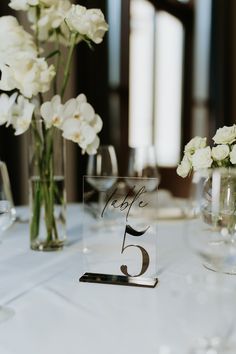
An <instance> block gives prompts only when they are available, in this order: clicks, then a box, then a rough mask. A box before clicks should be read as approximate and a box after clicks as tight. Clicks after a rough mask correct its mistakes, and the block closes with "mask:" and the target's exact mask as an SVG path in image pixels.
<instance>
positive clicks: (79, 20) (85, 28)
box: [65, 5, 108, 44]
mask: <svg viewBox="0 0 236 354" xmlns="http://www.w3.org/2000/svg"><path fill="white" fill-rule="evenodd" d="M65 20H66V23H67V25H68V27H69V28H70V30H71V31H72V32H76V33H79V34H80V35H82V36H85V37H87V38H89V39H90V40H91V41H93V42H94V43H96V44H98V43H101V42H102V40H103V36H104V34H105V32H106V31H107V30H108V24H107V23H106V21H105V18H104V15H103V13H102V11H101V10H99V9H89V10H87V9H86V7H84V6H80V5H72V6H71V9H70V11H69V12H68V14H67V16H66V19H65Z"/></svg>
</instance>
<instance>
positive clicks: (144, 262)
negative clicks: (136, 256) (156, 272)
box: [120, 225, 150, 277]
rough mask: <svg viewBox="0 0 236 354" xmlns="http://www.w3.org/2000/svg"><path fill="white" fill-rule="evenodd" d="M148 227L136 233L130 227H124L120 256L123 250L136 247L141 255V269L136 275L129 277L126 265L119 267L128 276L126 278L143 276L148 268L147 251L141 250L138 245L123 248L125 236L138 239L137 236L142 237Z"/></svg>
mask: <svg viewBox="0 0 236 354" xmlns="http://www.w3.org/2000/svg"><path fill="white" fill-rule="evenodd" d="M149 227H150V226H148V227H147V228H146V230H143V231H137V230H135V229H133V228H132V227H131V226H130V225H126V227H125V233H124V239H123V244H122V249H121V254H122V253H123V252H124V250H125V249H127V248H129V247H137V248H139V249H140V251H141V253H142V268H141V271H140V273H139V274H136V275H130V274H129V273H128V269H127V265H124V264H123V265H122V266H121V267H120V270H121V272H122V273H123V274H124V275H126V276H128V277H131V276H132V277H138V276H140V275H142V274H144V273H145V272H146V270H147V269H148V267H149V255H148V253H147V251H146V250H145V248H143V247H142V246H138V245H128V246H125V239H126V234H129V235H131V236H135V237H139V236H142V235H143V234H145V232H146V231H147V230H148V229H149Z"/></svg>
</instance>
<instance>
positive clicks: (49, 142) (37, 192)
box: [29, 119, 66, 251]
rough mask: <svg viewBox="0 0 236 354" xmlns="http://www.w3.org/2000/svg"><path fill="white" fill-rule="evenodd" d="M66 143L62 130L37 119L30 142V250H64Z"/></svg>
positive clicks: (31, 130) (31, 132)
mask: <svg viewBox="0 0 236 354" xmlns="http://www.w3.org/2000/svg"><path fill="white" fill-rule="evenodd" d="M64 165H65V144H64V139H63V137H62V135H61V131H60V130H59V129H57V128H54V127H51V128H49V129H46V127H45V124H44V122H43V121H42V120H41V119H38V120H34V121H33V123H32V125H31V129H30V139H29V199H30V247H31V249H33V250H38V251H55V250H59V249H62V248H63V246H64V243H65V240H66V191H65V170H64Z"/></svg>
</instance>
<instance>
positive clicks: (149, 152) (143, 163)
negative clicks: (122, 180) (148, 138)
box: [127, 145, 160, 192]
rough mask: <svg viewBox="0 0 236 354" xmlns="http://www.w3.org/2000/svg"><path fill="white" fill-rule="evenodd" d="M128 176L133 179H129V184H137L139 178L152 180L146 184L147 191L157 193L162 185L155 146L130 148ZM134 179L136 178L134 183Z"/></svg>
mask: <svg viewBox="0 0 236 354" xmlns="http://www.w3.org/2000/svg"><path fill="white" fill-rule="evenodd" d="M127 174H128V177H131V179H130V178H129V180H128V179H127V183H133V182H135V183H136V184H137V178H150V180H149V182H148V183H145V187H146V190H147V192H153V191H155V190H156V189H157V187H158V185H159V183H160V174H159V171H158V168H157V159H156V151H155V146H153V145H151V146H143V147H135V148H130V149H129V162H128V173H127ZM132 177H134V179H133V181H132Z"/></svg>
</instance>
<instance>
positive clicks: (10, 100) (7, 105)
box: [0, 93, 17, 125]
mask: <svg viewBox="0 0 236 354" xmlns="http://www.w3.org/2000/svg"><path fill="white" fill-rule="evenodd" d="M16 97H17V93H13V94H12V95H11V96H10V97H9V96H8V95H7V94H5V93H2V94H1V95H0V125H3V124H9V122H10V121H11V117H12V107H13V105H14V103H15V100H16Z"/></svg>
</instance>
